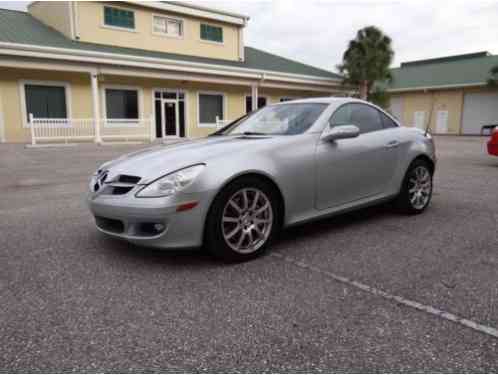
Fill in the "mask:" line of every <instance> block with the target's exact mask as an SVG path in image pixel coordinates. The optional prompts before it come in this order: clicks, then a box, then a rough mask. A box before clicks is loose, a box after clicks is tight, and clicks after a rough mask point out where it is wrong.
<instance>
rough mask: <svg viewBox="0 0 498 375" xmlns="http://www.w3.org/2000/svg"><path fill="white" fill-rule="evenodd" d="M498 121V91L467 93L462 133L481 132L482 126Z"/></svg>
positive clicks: (464, 100)
mask: <svg viewBox="0 0 498 375" xmlns="http://www.w3.org/2000/svg"><path fill="white" fill-rule="evenodd" d="M497 123H498V93H472V94H465V96H464V99H463V116H462V133H463V134H469V135H471V134H481V127H482V126H483V125H487V124H497Z"/></svg>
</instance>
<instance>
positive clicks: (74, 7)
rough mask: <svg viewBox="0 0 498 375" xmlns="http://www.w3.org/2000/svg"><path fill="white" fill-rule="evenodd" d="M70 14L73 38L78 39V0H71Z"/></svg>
mask: <svg viewBox="0 0 498 375" xmlns="http://www.w3.org/2000/svg"><path fill="white" fill-rule="evenodd" d="M70 4H71V15H72V17H71V18H72V20H73V30H74V39H75V40H79V39H80V31H79V27H78V25H79V20H78V2H77V1H71V2H70Z"/></svg>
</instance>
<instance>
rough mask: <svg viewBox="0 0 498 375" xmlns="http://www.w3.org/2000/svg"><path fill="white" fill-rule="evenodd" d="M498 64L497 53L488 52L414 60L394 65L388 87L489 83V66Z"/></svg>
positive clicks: (404, 87) (392, 88)
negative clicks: (397, 66)
mask: <svg viewBox="0 0 498 375" xmlns="http://www.w3.org/2000/svg"><path fill="white" fill-rule="evenodd" d="M495 65H498V56H492V55H489V54H488V53H487V52H479V53H470V54H466V55H457V56H448V57H442V58H436V59H429V60H419V61H412V62H407V63H403V64H401V67H399V68H394V69H391V73H392V75H393V81H392V82H391V83H390V84H389V85H388V89H389V90H409V89H414V90H416V89H417V88H420V89H421V88H427V87H437V86H455V87H458V86H459V85H461V86H465V85H471V84H480V83H481V84H482V83H486V81H487V80H488V78H489V71H490V69H491V68H492V67H493V66H495Z"/></svg>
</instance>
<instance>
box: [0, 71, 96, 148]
mask: <svg viewBox="0 0 498 375" xmlns="http://www.w3.org/2000/svg"><path fill="white" fill-rule="evenodd" d="M23 80H24V81H29V80H33V81H43V82H47V81H53V82H58V83H68V84H69V87H70V90H71V95H70V98H68V99H69V101H70V108H71V115H72V117H74V118H90V117H92V98H91V90H90V75H88V74H77V73H64V72H51V71H37V70H19V69H7V68H3V69H0V91H1V98H2V107H3V118H4V124H5V130H4V131H5V137H6V141H7V142H27V141H28V139H29V137H30V135H29V134H30V133H29V128H27V127H24V123H25V121H24V118H23V115H22V113H23V110H22V105H21V102H22V101H21V90H20V81H23Z"/></svg>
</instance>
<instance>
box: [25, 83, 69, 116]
mask: <svg viewBox="0 0 498 375" xmlns="http://www.w3.org/2000/svg"><path fill="white" fill-rule="evenodd" d="M24 92H25V94H26V115H27V118H28V121H29V114H32V115H33V117H35V118H57V119H65V118H67V108H66V88H65V87H64V86H45V85H25V86H24Z"/></svg>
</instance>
